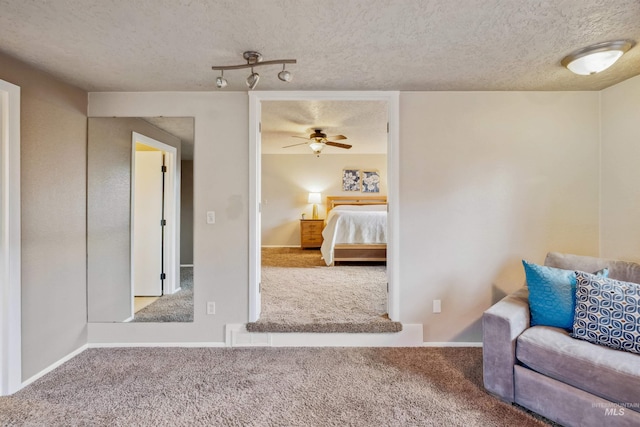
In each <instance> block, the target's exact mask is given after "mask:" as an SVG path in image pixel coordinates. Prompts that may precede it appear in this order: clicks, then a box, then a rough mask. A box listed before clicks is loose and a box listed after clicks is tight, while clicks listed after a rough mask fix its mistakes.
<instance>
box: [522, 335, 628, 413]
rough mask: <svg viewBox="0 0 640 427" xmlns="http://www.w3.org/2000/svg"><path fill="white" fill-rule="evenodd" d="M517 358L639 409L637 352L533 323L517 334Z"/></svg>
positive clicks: (533, 366)
mask: <svg viewBox="0 0 640 427" xmlns="http://www.w3.org/2000/svg"><path fill="white" fill-rule="evenodd" d="M516 358H517V359H518V361H520V362H521V363H522V364H524V365H526V366H527V367H529V368H530V369H532V370H534V371H536V372H539V373H541V374H543V375H546V376H549V377H551V378H554V379H556V380H558V381H561V382H563V383H566V384H569V385H572V386H574V387H576V388H579V389H581V390H584V391H586V392H589V393H592V394H595V395H597V396H600V397H602V398H604V399H607V400H610V401H612V402H616V403H625V404H627V407H629V408H631V409H633V410H635V411H638V412H640V408H638V407H637V406H638V405H637V402H638V396H639V394H638V391H639V390H640V355H637V354H634V353H628V352H625V351H619V350H614V349H612V348H609V347H604V346H600V345H595V344H591V343H589V342H586V341H582V340H576V339H574V338H571V337H570V336H569V333H568V332H567V331H565V330H563V329H560V328H552V327H548V326H534V327H531V328H529V329H527V330H526V331H524V332H523V333H522V334H521V335H520V336H519V337H518V340H517V343H516Z"/></svg>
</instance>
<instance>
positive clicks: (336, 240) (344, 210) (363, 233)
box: [320, 205, 387, 265]
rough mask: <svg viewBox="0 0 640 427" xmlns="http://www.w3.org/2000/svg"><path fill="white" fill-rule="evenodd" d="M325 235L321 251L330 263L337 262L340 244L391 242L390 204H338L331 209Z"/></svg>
mask: <svg viewBox="0 0 640 427" xmlns="http://www.w3.org/2000/svg"><path fill="white" fill-rule="evenodd" d="M322 237H323V238H324V242H323V243H322V247H321V248H320V251H321V252H322V257H323V258H324V262H325V263H326V264H327V265H331V264H333V249H334V248H335V246H336V245H337V244H338V245H339V244H345V243H354V244H376V243H377V244H384V243H387V205H363V206H355V205H343V206H336V207H335V208H333V209H331V212H329V216H328V217H327V225H326V227H325V228H324V230H323V231H322Z"/></svg>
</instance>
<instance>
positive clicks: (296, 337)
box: [225, 323, 423, 347]
mask: <svg viewBox="0 0 640 427" xmlns="http://www.w3.org/2000/svg"><path fill="white" fill-rule="evenodd" d="M422 337H423V335H422V324H420V323H417V324H408V325H402V331H400V332H390V333H375V334H374V333H372V334H362V333H356V334H348V333H292V332H283V333H258V332H247V330H246V325H244V324H228V325H226V327H225V341H226V343H227V345H229V346H230V347H422V344H423V342H422V339H423V338H422Z"/></svg>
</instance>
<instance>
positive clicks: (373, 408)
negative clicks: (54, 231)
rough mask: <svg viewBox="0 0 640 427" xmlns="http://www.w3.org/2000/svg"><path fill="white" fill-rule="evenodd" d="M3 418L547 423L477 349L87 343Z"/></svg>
mask: <svg viewBox="0 0 640 427" xmlns="http://www.w3.org/2000/svg"><path fill="white" fill-rule="evenodd" d="M0 425H2V426H172V427H173V426H176V427H181V426H256V427H257V426H300V427H304V426H341V427H342V426H367V427H369V426H403V427H404V426H464V427H474V426H483V427H486V426H495V427H498V426H520V427H530V426H531V427H533V426H543V425H545V423H544V422H543V421H539V420H536V419H534V418H532V417H531V416H529V415H528V414H526V413H525V412H523V411H521V410H519V409H517V408H515V407H513V406H511V405H508V404H505V403H503V402H501V401H500V400H498V399H496V398H494V397H492V396H490V395H489V394H487V392H486V391H485V390H484V389H483V387H482V352H481V349H479V348H396V349H393V348H246V349H232V348H119V349H113V348H111V349H90V350H87V351H85V352H83V353H82V354H80V355H79V356H77V357H75V358H73V359H72V360H70V361H69V362H67V363H65V364H64V365H62V366H61V367H59V368H57V369H56V370H54V371H53V372H51V373H49V374H47V375H45V376H44V377H42V378H41V379H39V380H37V381H36V382H35V383H33V384H31V385H30V386H27V387H26V388H25V389H23V390H22V391H19V392H18V393H16V394H14V395H12V396H7V397H0Z"/></svg>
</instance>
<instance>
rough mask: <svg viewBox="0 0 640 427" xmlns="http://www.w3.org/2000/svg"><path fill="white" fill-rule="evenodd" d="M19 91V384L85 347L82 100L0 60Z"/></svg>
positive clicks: (0, 69)
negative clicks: (20, 218) (20, 314)
mask: <svg viewBox="0 0 640 427" xmlns="http://www.w3.org/2000/svg"><path fill="white" fill-rule="evenodd" d="M0 79H3V80H6V81H8V82H10V83H13V84H15V85H18V86H20V88H21V110H20V114H21V126H20V132H21V149H20V155H21V165H20V167H21V177H20V180H21V182H20V185H21V198H22V203H21V204H22V378H23V379H28V378H30V377H31V376H33V375H35V374H36V373H38V372H40V371H41V370H42V369H44V368H46V367H48V366H49V365H50V364H52V363H54V362H56V361H58V360H59V359H61V358H62V357H64V356H66V355H67V354H69V353H70V352H72V351H74V350H76V349H78V348H79V347H81V346H82V345H84V344H85V343H86V342H87V328H86V319H87V309H86V296H87V294H86V266H85V265H86V258H85V254H86V243H85V219H86V207H85V204H86V196H85V193H86V191H85V185H86V177H85V175H86V166H85V163H86V132H87V116H86V110H87V93H86V92H85V91H82V90H80V89H78V88H75V87H73V86H69V85H67V84H64V83H61V82H60V81H58V80H56V79H54V78H53V77H51V76H50V75H48V74H45V73H42V72H40V71H36V70H35V69H34V68H32V67H30V66H28V65H26V64H23V63H21V62H18V61H16V60H13V59H11V58H9V57H7V56H5V55H2V54H0Z"/></svg>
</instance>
